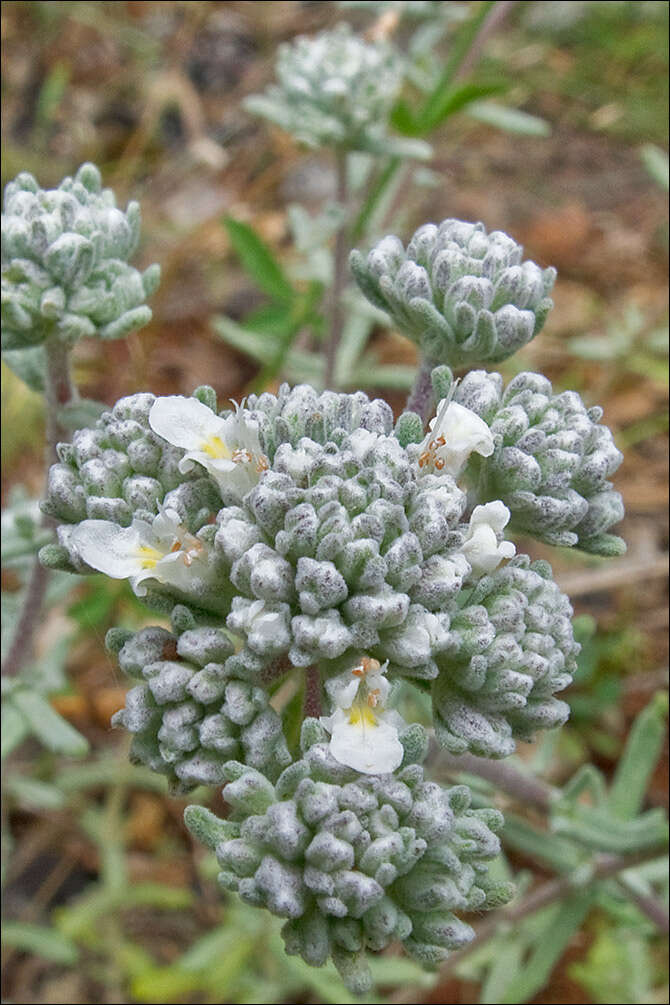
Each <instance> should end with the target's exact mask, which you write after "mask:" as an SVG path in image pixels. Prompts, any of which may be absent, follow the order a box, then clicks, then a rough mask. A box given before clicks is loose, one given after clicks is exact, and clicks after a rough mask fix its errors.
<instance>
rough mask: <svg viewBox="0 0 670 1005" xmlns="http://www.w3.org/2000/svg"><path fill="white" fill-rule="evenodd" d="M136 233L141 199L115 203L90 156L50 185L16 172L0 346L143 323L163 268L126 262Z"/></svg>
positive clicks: (9, 193)
mask: <svg viewBox="0 0 670 1005" xmlns="http://www.w3.org/2000/svg"><path fill="white" fill-rule="evenodd" d="M139 234H140V208H139V205H138V204H137V203H136V202H131V203H129V204H128V207H127V209H126V210H125V212H124V211H123V210H120V209H118V208H117V206H116V204H115V199H114V193H113V192H112V191H111V189H103V188H102V183H101V178H100V172H99V171H98V169H97V168H96V167H95V165H93V164H83V165H82V166H81V167H80V168H79V170H78V172H77V174H76V175H75V176H74V178H65V179H64V180H63V181H62V182H61V183H60V185H59V186H58V188H56V189H49V190H43V189H41V188H40V187H39V185H38V183H37V182H36V181H35V179H34V178H33V176H32V175H31V174H28V173H27V172H23V173H21V174H19V175H18V176H17V177H16V178H15V179H14V181H12V182H10V183H9V184H8V185H7V186H6V188H5V195H4V204H3V214H2V348H3V350H4V349H7V350H15V349H25V348H31V347H35V346H37V345H39V344H41V343H43V342H44V340H45V339H47V338H50V337H57V338H58V339H60V340H62V341H64V342H66V343H72V342H74V341H76V340H77V339H79V338H81V337H82V336H85V335H97V336H98V337H99V338H104V339H110V338H120V337H121V336H124V335H127V334H128V333H129V332H131V331H134V330H135V329H137V328H141V327H142V326H143V325H145V324H147V322H148V321H149V320H150V319H151V310H150V309H149V307H147V305H146V303H145V300H146V298H147V297H148V296H150V295H151V294H152V293H153V292H154V290H155V289H156V286H157V285H158V279H159V275H160V270H159V267H158V266H157V265H152V266H150V267H149V268H148V269H146V270H145V271H144V272H143V273H140V272H138V271H137V269H135V268H133V266H132V265H129V264H128V263H129V259H130V258H131V257H132V255H133V254H134V253H135V251H136V249H137V244H138V240H139Z"/></svg>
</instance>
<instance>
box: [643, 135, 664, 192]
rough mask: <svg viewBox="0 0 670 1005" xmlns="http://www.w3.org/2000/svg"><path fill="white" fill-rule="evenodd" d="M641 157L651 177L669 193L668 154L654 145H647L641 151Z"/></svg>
mask: <svg viewBox="0 0 670 1005" xmlns="http://www.w3.org/2000/svg"><path fill="white" fill-rule="evenodd" d="M640 156H641V158H642V162H643V164H644V166H645V167H646V169H647V171H648V172H649V174H650V175H651V177H652V178H653V179H654V181H655V182H657V183H658V184H659V185H660V186H661V188H664V189H665V191H666V192H667V191H668V188H670V167H669V164H668V155H667V154H666V152H665V151H664V150H661V149H660V147H657V146H654V144H653V143H646V144H645V145H644V146H643V147H642V149H641V150H640Z"/></svg>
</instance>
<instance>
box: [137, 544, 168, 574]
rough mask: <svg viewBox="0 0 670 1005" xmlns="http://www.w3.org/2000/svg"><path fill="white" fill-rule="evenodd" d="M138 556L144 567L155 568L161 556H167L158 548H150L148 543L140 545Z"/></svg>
mask: <svg viewBox="0 0 670 1005" xmlns="http://www.w3.org/2000/svg"><path fill="white" fill-rule="evenodd" d="M137 556H138V558H139V560H140V562H141V565H142V568H143V569H154V568H155V567H156V565H157V563H158V562H160V560H161V558H165V555H164V554H163V552H161V551H158V549H157V548H150V547H149V546H148V545H142V546H141V547H139V548H138V549H137Z"/></svg>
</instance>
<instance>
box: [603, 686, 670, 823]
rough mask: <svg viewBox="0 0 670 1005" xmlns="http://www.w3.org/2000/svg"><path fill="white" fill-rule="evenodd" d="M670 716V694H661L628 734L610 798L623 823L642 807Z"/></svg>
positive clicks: (616, 814)
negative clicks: (669, 711)
mask: <svg viewBox="0 0 670 1005" xmlns="http://www.w3.org/2000/svg"><path fill="white" fill-rule="evenodd" d="M667 714H668V695H667V692H664V693H661V694H657V695H656V696H655V697H654V698H652V700H651V701H650V702H649V704H648V705H647V707H646V708H644V709H643V710H642V711H641V712H640V714H639V715H638V717H637V718H636V720H635V722H634V723H633V726H632V728H631V730H630V733H629V734H628V740H627V741H626V746H625V748H624V752H623V754H622V756H621V760H620V761H619V764H618V765H617V770H616V773H615V775H614V779H613V781H612V784H611V786H610V791H609V797H608V804H609V808H610V810H611V811H612V813H614V814H615V816H617V817H621V818H622V819H623V820H632V819H633V817H635V816H636V815H637V814H638V813H639V811H640V809H641V808H642V804H643V802H644V796H645V793H646V791H647V786H648V784H649V780H650V778H651V776H652V774H653V771H654V768H655V767H656V765H657V763H658V759H659V757H660V756H661V750H662V748H663V738H664V737H665V728H666V726H665V722H666V718H667Z"/></svg>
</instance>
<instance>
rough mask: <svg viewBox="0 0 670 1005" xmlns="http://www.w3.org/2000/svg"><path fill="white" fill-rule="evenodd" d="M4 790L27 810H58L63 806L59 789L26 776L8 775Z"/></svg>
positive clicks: (62, 797)
mask: <svg viewBox="0 0 670 1005" xmlns="http://www.w3.org/2000/svg"><path fill="white" fill-rule="evenodd" d="M5 789H6V791H7V792H8V793H9V794H10V795H12V796H13V797H14V799H16V800H17V802H18V803H19V804H20V805H21V806H24V807H27V808H29V809H36V810H58V809H60V808H61V807H62V806H64V804H65V796H64V794H63V792H62V791H61V790H60V789H59V788H57V787H56V786H55V785H51V784H50V783H49V782H40V781H38V779H36V778H29V777H28V776H27V775H17V774H13V775H10V776H9V777H8V778H7V779H6V781H5Z"/></svg>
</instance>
